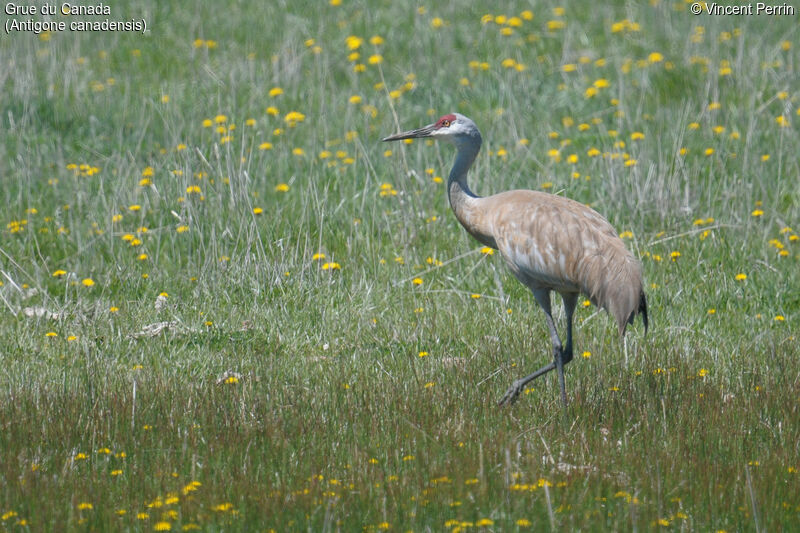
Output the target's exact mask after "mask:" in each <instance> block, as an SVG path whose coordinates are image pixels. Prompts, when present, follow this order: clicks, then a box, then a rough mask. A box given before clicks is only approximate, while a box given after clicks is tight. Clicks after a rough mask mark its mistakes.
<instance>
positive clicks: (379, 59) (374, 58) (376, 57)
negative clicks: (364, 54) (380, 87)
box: [367, 54, 383, 65]
mask: <svg viewBox="0 0 800 533" xmlns="http://www.w3.org/2000/svg"><path fill="white" fill-rule="evenodd" d="M367 63H369V64H370V65H380V64H381V63H383V56H382V55H380V54H373V55H371V56H369V59H367Z"/></svg>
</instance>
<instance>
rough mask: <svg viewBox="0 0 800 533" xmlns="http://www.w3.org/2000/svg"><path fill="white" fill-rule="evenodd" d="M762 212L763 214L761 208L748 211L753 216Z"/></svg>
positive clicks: (758, 215)
mask: <svg viewBox="0 0 800 533" xmlns="http://www.w3.org/2000/svg"><path fill="white" fill-rule="evenodd" d="M763 214H764V211H763V210H761V209H753V211H752V212H751V213H750V215H752V216H754V217H760V216H762V215H763Z"/></svg>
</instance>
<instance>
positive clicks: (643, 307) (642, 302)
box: [639, 291, 647, 335]
mask: <svg viewBox="0 0 800 533" xmlns="http://www.w3.org/2000/svg"><path fill="white" fill-rule="evenodd" d="M639 312H640V313H641V314H642V322H643V323H644V334H645V335H647V297H646V296H645V295H644V291H642V297H641V298H640V299H639Z"/></svg>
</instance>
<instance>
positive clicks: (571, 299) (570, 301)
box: [553, 293, 578, 406]
mask: <svg viewBox="0 0 800 533" xmlns="http://www.w3.org/2000/svg"><path fill="white" fill-rule="evenodd" d="M561 298H562V299H563V300H564V314H566V316H567V346H566V347H565V348H564V349H563V350H559V353H558V354H554V358H555V361H556V368H557V369H558V385H559V387H560V388H561V401H562V402H564V405H565V406H566V405H567V389H566V386H565V385H564V365H566V364H567V363H569V362H570V361H572V315H573V314H574V313H575V305H576V304H577V303H578V295H577V294H576V293H561ZM553 346H554V348H553V349H554V350H555V343H554V344H553Z"/></svg>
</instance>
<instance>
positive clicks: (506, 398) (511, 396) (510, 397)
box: [497, 379, 526, 407]
mask: <svg viewBox="0 0 800 533" xmlns="http://www.w3.org/2000/svg"><path fill="white" fill-rule="evenodd" d="M525 384H526V382H525V381H524V380H521V379H518V380H517V381H515V382H514V383H512V384H511V386H510V387H509V388H508V390H507V391H506V393H505V394H504V395H503V397H502V398H500V401H499V402H497V405H499V406H501V407H502V406H503V405H512V404H513V403H514V402H516V401H517V398H519V395H520V393H521V392H522V390H523V389H524V388H525Z"/></svg>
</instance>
